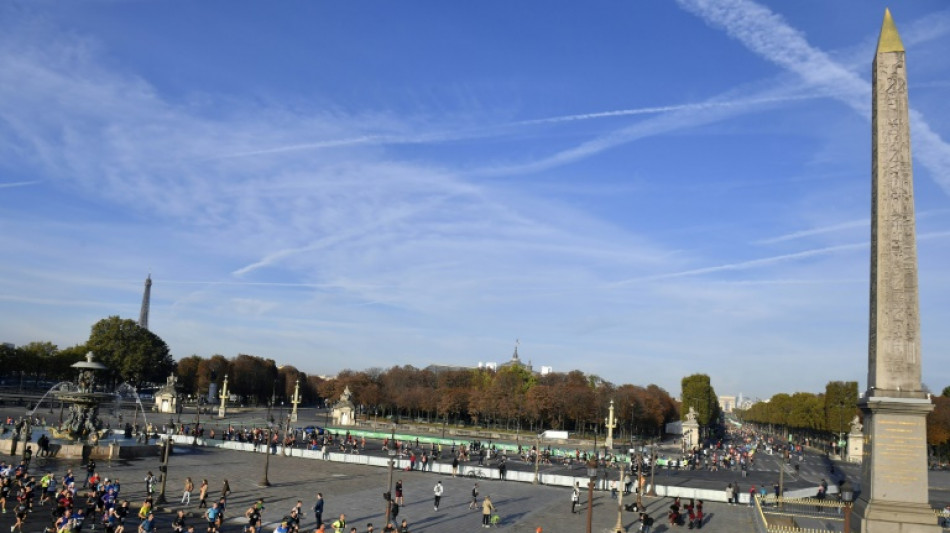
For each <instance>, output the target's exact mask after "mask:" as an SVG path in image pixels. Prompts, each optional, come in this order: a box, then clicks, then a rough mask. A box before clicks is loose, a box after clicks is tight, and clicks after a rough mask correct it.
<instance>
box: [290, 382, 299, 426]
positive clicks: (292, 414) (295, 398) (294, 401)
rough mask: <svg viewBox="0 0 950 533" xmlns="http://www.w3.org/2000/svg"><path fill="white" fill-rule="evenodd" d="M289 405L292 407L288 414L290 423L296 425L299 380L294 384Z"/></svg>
mask: <svg viewBox="0 0 950 533" xmlns="http://www.w3.org/2000/svg"><path fill="white" fill-rule="evenodd" d="M290 403H291V404H292V405H293V406H294V409H293V411H291V412H290V422H291V423H294V424H295V423H297V406H298V405H300V378H299V377H298V378H297V381H296V382H295V383H294V395H293V397H292V398H291V399H290Z"/></svg>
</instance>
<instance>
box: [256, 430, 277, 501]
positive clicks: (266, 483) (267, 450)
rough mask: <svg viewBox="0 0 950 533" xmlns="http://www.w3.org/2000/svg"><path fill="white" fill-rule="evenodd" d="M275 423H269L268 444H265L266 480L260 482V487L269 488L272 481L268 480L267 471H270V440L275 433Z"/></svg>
mask: <svg viewBox="0 0 950 533" xmlns="http://www.w3.org/2000/svg"><path fill="white" fill-rule="evenodd" d="M273 428H274V423H273V422H268V423H267V442H265V443H264V479H262V480H261V481H260V483H258V484H257V485H258V486H260V487H269V486H270V480H269V479H267V471H268V469H270V439H271V432H272V431H273Z"/></svg>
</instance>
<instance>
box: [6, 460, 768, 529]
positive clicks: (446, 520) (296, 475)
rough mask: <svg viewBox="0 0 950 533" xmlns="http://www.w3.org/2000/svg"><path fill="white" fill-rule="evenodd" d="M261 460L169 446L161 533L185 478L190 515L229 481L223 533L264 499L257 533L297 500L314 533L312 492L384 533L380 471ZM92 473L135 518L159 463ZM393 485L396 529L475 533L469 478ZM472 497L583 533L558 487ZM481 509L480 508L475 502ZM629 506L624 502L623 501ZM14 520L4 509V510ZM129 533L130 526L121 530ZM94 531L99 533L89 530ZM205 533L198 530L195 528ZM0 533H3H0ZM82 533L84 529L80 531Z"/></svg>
mask: <svg viewBox="0 0 950 533" xmlns="http://www.w3.org/2000/svg"><path fill="white" fill-rule="evenodd" d="M264 462H265V456H264V455H263V454H261V453H250V452H239V451H231V450H221V449H213V448H206V447H198V448H192V447H190V446H181V445H176V447H175V454H174V455H173V456H172V458H171V460H170V462H169V474H170V475H169V481H168V484H167V489H166V496H167V499H168V501H169V502H170V503H169V505H167V506H166V507H165V508H164V509H162V512H159V513H157V517H158V523H159V531H160V532H167V531H170V526H169V524H170V522H171V519H172V516H173V514H174V511H177V510H178V509H179V508H181V505H180V504H178V503H177V502H178V501H180V499H181V492H182V484H183V481H184V479H185V477H186V476H191V478H192V479H193V480H194V481H195V486H196V490H195V494H193V496H192V505H191V506H190V507H189V508H188V510H189V511H194V510H195V508H196V506H197V501H198V499H197V486H198V485H199V483H200V480H201V479H207V480H208V482H209V486H210V487H211V490H210V491H209V502H211V501H214V500H216V499H217V497H218V496H219V495H220V490H221V485H222V483H223V480H224V479H227V480H229V483H230V486H231V489H232V494H231V496H230V497H229V499H228V512H227V517H228V518H227V520H226V523H225V527H224V528H223V530H222V531H223V533H230V532H240V531H242V530H243V524H244V523H245V520H244V518H243V514H244V511H245V510H246V509H247V508H248V506H250V505H251V504H252V503H253V502H254V501H255V500H256V499H257V498H259V497H263V498H264V499H265V504H266V512H265V513H264V523H265V528H264V530H265V531H267V532H268V533H269V532H271V531H273V528H274V526H275V525H276V523H277V522H278V521H279V520H280V519H281V518H282V517H283V516H284V515H285V514H287V513H288V512H289V511H290V509H291V507H292V506H293V505H294V504H295V503H296V501H297V500H298V499H299V500H302V501H303V505H304V509H305V510H306V515H305V516H304V519H303V521H302V526H303V527H302V528H301V530H302V531H308V532H309V531H313V529H314V528H313V526H314V518H313V514H312V510H311V509H312V507H313V502H314V498H315V495H316V493H317V492H322V493H323V495H324V498H325V500H326V504H325V505H326V506H325V511H324V515H323V517H324V521H325V522H327V521H329V522H332V521H333V520H334V519H336V518H337V517H338V516H339V514H340V513H345V514H346V516H347V523H348V527H347V531H348V530H349V526H355V527H356V528H357V531H359V532H360V533H362V532H364V531H365V530H366V524H367V523H368V522H372V523H373V524H374V525H375V526H376V531H380V530H381V529H382V525H383V524H382V522H383V515H384V513H385V505H384V500H383V497H382V494H383V492H385V491H386V490H387V489H388V486H387V485H388V471H387V469H385V468H379V467H371V466H362V465H352V464H343V463H334V462H329V461H321V460H313V459H303V458H296V457H283V456H280V455H272V456H270V460H269V468H268V478H269V480H270V482H271V483H272V486H270V487H266V488H262V487H258V482H259V481H260V480H261V479H262V478H263V474H264ZM98 466H99V468H98V469H99V472H100V474H101V475H103V476H106V477H109V478H118V479H119V480H120V481H121V483H122V496H123V498H126V499H128V500H129V501H130V502H131V503H132V506H133V507H134V508H137V507H138V506H140V505H141V503H142V501H143V500H144V498H145V484H144V482H143V479H144V478H145V475H146V472H147V471H149V470H150V471H152V472H154V473H156V474H157V473H158V472H159V468H158V467H159V458H158V457H157V456H156V457H155V458H154V459H153V458H145V459H138V460H132V461H112V462H109V461H105V460H104V461H100V462H99V464H98ZM67 467H72V468H73V470H74V472H80V471H83V468H81V467H80V461H79V460H50V461H48V463H46V464H45V465H44V464H42V461H37V462H35V463H34V467H33V469H32V470H33V472H34V473H36V474H37V479H38V478H39V476H40V475H42V471H43V470H51V471H53V472H54V473H57V474H62V473H64V472H65V469H66V468H67ZM394 478H395V479H402V480H403V482H404V486H405V505H404V506H402V508H401V510H400V512H399V520H402V519H403V518H406V519H407V520H408V521H409V525H410V530H411V531H413V532H414V533H416V532H420V533H441V532H445V533H456V532H466V531H475V530H478V529H481V528H480V524H481V512H480V510H479V511H471V510H469V509H468V505H469V501H470V493H471V489H472V484H473V481H472V480H470V479H467V478H452V477H451V476H444V475H438V474H433V473H423V472H405V471H396V472H395V473H394ZM439 479H441V480H442V482H443V484H444V486H445V494H444V495H443V497H442V504H441V506H440V509H439V511H434V510H433V507H432V487H433V485H434V484H435V482H436V481H437V480H439ZM479 487H480V495H481V496H484V495H490V496H491V498H492V501H493V502H494V503H495V506H496V507H497V509H498V513H499V515H500V516H501V517H502V522H501V524H500V526H499V528H500V529H503V530H505V531H511V532H527V533H534V532H535V531H536V529H537V528H538V527H541V528H543V531H544V532H546V533H577V532H582V531H585V530H586V491H583V492H582V496H581V505H580V506H579V508H578V513H577V514H571V512H570V499H571V491H570V489H568V488H563V487H547V486H534V485H531V484H527V483H516V482H510V481H509V482H503V481H488V480H480V481H479ZM480 499H481V498H480ZM626 501H627V502H629V501H630V496H628V497H627V498H626ZM644 501H645V503H646V505H647V508H648V511H649V512H650V514H651V515H653V516H654V518H655V519H656V524H655V527H654V529H653V531H654V532H657V533H662V532H664V531H669V528H668V526H667V525H666V524H665V523H664V522H665V516H666V512H665V510H666V509H667V508H668V506H669V504H670V503H671V501H670V500H669V499H665V498H646V499H645V500H644ZM8 509H9V510H11V511H12V505H8ZM705 512H706V516H707V522H706V525H705V526H704V530H705V531H709V532H712V533H716V532H730V533H734V532H745V531H750V532H751V531H754V526H753V518H752V510H751V509H750V508H749V507H746V506H742V507H738V506H736V507H730V506H728V505H726V504H723V503H716V502H707V503H706V504H705ZM48 516H49V508H48V507H45V508H43V507H37V508H36V511H35V512H34V513H33V514H31V515H30V518H29V520H28V521H27V527H26V528H25V529H24V531H26V532H37V533H39V532H41V531H43V528H44V527H45V526H46V525H47V524H48V523H49V522H48ZM616 520H617V504H616V500H612V499H611V498H610V494H609V493H608V492H597V493H595V497H594V519H593V531H597V532H606V531H613V527H614V525H615V524H616ZM204 523H205V522H204V520H203V518H201V517H198V515H195V518H192V519H191V520H189V524H194V525H196V526H203V525H204ZM623 523H624V526H625V527H627V528H628V530H629V531H636V530H637V527H638V526H639V522H637V515H636V514H635V513H629V512H624V513H623ZM12 524H13V513H12V512H8V513H6V514H2V515H0V528H2V527H10V525H12ZM129 525H132V526H133V527H132V528H128V529H127V530H131V531H133V532H134V531H135V526H136V525H137V521H135V520H132V521H130V522H129ZM684 529H685V528H684ZM97 530H98V531H101V529H99V528H97ZM196 530H197V531H200V532H203V531H204V528H203V527H196ZM0 531H3V530H2V529H0ZM84 531H88V528H84Z"/></svg>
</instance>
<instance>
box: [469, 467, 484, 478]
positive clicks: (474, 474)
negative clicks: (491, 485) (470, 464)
mask: <svg viewBox="0 0 950 533" xmlns="http://www.w3.org/2000/svg"><path fill="white" fill-rule="evenodd" d="M465 475H466V476H468V477H470V478H474V479H488V474H486V473H485V472H484V471H483V470H482V469H481V468H471V469H469V471H468V472H467V473H466V474H465Z"/></svg>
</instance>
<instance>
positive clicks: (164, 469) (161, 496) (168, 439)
mask: <svg viewBox="0 0 950 533" xmlns="http://www.w3.org/2000/svg"><path fill="white" fill-rule="evenodd" d="M171 450H172V435H171V433H167V434H166V435H165V445H164V446H162V465H161V466H160V467H159V471H160V472H161V473H162V490H161V491H160V492H159V493H158V499H156V500H155V502H156V503H161V504H165V503H168V501H167V500H166V499H165V484H166V483H168V456H169V455H171Z"/></svg>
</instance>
